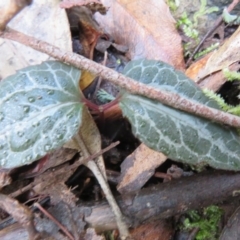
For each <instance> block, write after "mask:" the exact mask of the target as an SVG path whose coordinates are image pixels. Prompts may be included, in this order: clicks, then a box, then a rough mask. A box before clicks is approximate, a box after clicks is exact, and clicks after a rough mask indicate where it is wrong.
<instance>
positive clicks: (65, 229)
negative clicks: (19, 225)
mask: <svg viewBox="0 0 240 240" xmlns="http://www.w3.org/2000/svg"><path fill="white" fill-rule="evenodd" d="M34 206H35V207H37V208H38V209H39V210H40V211H41V212H42V213H43V214H45V215H46V216H47V217H48V218H49V219H51V220H52V221H53V222H54V223H56V224H57V225H58V227H59V228H60V229H61V230H62V231H63V232H64V233H65V234H66V236H68V237H69V238H70V239H71V240H75V239H74V237H73V235H72V234H71V233H70V232H69V231H68V229H67V228H66V227H64V226H63V225H62V224H61V223H60V222H59V221H58V220H57V219H56V218H54V217H53V216H52V215H51V214H50V213H49V212H48V211H47V210H45V209H44V208H43V207H42V206H41V205H40V204H39V203H34Z"/></svg>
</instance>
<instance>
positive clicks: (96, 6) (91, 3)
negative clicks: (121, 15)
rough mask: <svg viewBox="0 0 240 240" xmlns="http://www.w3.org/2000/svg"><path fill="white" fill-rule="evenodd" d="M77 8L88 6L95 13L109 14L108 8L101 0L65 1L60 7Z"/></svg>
mask: <svg viewBox="0 0 240 240" xmlns="http://www.w3.org/2000/svg"><path fill="white" fill-rule="evenodd" d="M75 6H86V7H87V8H89V9H91V11H92V12H93V13H95V12H100V13H101V14H106V12H107V8H106V7H105V6H104V5H103V4H102V3H101V2H100V1H99V0H63V1H62V2H61V3H60V7H62V8H66V9H67V8H72V7H75Z"/></svg>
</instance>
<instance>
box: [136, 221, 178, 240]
mask: <svg viewBox="0 0 240 240" xmlns="http://www.w3.org/2000/svg"><path fill="white" fill-rule="evenodd" d="M173 233H174V229H173V226H172V224H171V222H170V221H168V220H158V221H154V222H150V223H145V224H142V225H140V226H139V227H137V228H135V229H133V230H132V231H131V236H132V238H133V239H137V240H170V239H172V237H173Z"/></svg>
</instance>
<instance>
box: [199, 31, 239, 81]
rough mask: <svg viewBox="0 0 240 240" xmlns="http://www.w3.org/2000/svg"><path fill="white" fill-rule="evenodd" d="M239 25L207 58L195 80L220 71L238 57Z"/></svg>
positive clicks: (236, 60)
mask: <svg viewBox="0 0 240 240" xmlns="http://www.w3.org/2000/svg"><path fill="white" fill-rule="evenodd" d="M239 48H240V27H239V28H238V29H237V30H236V31H235V33H234V34H233V35H232V36H231V37H230V38H229V39H228V40H226V41H225V43H224V44H223V45H222V46H221V47H220V48H219V49H218V50H217V51H215V52H214V53H213V54H212V55H211V57H210V58H209V59H208V61H207V63H206V65H205V67H204V68H203V69H201V70H200V71H199V73H198V76H197V77H196V78H197V80H198V81H199V79H203V78H204V77H206V76H208V75H210V74H213V73H215V72H217V71H220V70H222V69H224V68H228V67H229V66H230V65H232V64H233V63H235V62H238V61H239V59H240V54H239Z"/></svg>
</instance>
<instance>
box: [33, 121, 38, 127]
mask: <svg viewBox="0 0 240 240" xmlns="http://www.w3.org/2000/svg"><path fill="white" fill-rule="evenodd" d="M39 125H40V122H33V123H32V126H33V127H38V126H39Z"/></svg>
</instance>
